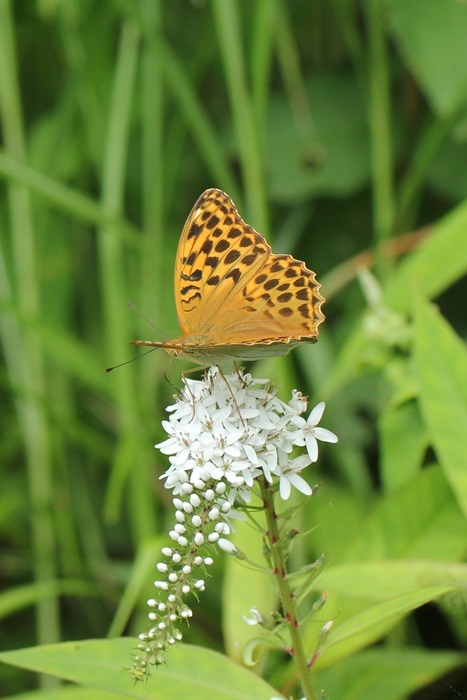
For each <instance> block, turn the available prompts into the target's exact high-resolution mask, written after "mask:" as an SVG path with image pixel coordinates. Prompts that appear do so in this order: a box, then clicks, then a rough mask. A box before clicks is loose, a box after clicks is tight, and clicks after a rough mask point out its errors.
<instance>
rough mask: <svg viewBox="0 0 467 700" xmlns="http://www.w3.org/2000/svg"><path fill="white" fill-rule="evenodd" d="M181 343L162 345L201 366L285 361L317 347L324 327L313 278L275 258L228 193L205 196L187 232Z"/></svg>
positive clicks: (181, 251)
mask: <svg viewBox="0 0 467 700" xmlns="http://www.w3.org/2000/svg"><path fill="white" fill-rule="evenodd" d="M174 288H175V303H176V307H177V314H178V319H179V323H180V327H181V330H182V337H181V338H178V339H176V340H173V341H170V342H168V343H152V342H151V341H132V342H135V343H136V344H140V345H154V346H158V347H164V348H165V349H166V350H168V351H169V352H171V353H172V354H174V355H176V356H182V355H184V356H186V357H189V358H190V359H192V360H193V361H194V362H197V363H199V364H201V365H205V366H207V365H209V364H217V363H219V362H222V361H223V360H225V359H229V358H234V359H241V360H248V359H259V358H261V357H272V356H279V355H284V354H285V353H286V352H288V351H289V350H290V349H291V348H292V347H295V345H298V344H299V343H304V342H315V341H316V340H317V338H318V326H319V324H320V323H321V322H322V321H324V315H323V313H322V311H321V305H322V303H323V301H324V298H323V297H322V296H321V294H320V292H319V289H320V285H319V283H318V282H317V281H316V278H315V274H314V272H311V270H308V269H307V268H306V267H305V264H304V263H303V262H301V261H299V260H295V259H294V258H293V257H292V256H291V255H274V254H273V253H272V251H271V248H270V247H269V245H268V244H267V242H266V240H265V239H264V238H263V236H261V234H259V233H258V232H257V231H255V229H254V228H253V227H252V226H249V225H248V224H246V223H245V222H244V221H243V219H242V218H241V217H240V215H239V214H238V211H237V209H236V207H235V205H234V203H233V202H232V200H231V199H230V197H229V196H228V195H226V194H225V193H224V192H222V191H221V190H217V189H209V190H206V191H205V192H203V194H202V195H201V196H200V197H199V199H198V200H197V202H196V204H195V205H194V207H193V209H192V210H191V212H190V215H189V216H188V219H187V221H186V223H185V226H184V228H183V232H182V235H181V238H180V242H179V245H178V251H177V260H176V264H175V284H174Z"/></svg>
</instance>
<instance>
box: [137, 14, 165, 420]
mask: <svg viewBox="0 0 467 700" xmlns="http://www.w3.org/2000/svg"><path fill="white" fill-rule="evenodd" d="M141 18H142V22H143V25H144V26H146V27H147V28H148V31H149V32H150V33H151V34H152V35H153V36H155V37H157V36H158V35H160V33H161V21H162V17H161V7H160V3H159V2H157V1H156V2H154V0H141ZM141 83H142V95H141V99H142V149H141V151H142V153H141V155H142V182H143V191H142V208H143V231H144V236H143V245H142V256H141V272H142V275H141V290H140V293H141V297H140V303H141V305H142V309H143V310H144V311H145V312H146V310H147V309H150V310H151V320H153V321H154V323H155V324H156V326H158V327H159V328H160V327H161V319H162V308H163V301H162V300H163V298H164V294H163V289H162V281H163V279H164V274H163V272H164V270H163V263H164V258H163V255H162V251H163V250H164V211H165V208H164V194H165V192H164V182H165V168H164V165H165V163H164V148H163V145H164V97H165V85H164V76H163V70H162V66H161V58H160V54H159V51H157V49H156V42H155V41H154V42H151V43H148V42H145V43H144V44H143V47H142V57H141ZM159 357H160V354H159ZM152 360H153V361H149V362H148V363H144V364H142V366H141V372H142V373H143V372H144V373H145V377H146V380H145V382H147V381H148V377H152V379H153V380H157V379H160V374H161V369H160V368H161V363H160V362H158V361H157V360H156V361H155V358H152ZM151 383H152V382H151ZM154 387H155V392H156V394H155V395H151V396H150V397H149V396H148V399H149V400H148V401H146V402H145V404H146V405H145V410H147V411H150V410H151V408H152V406H154V405H158V404H159V401H158V390H157V388H158V382H157V381H154Z"/></svg>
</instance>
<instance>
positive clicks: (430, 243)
mask: <svg viewBox="0 0 467 700" xmlns="http://www.w3.org/2000/svg"><path fill="white" fill-rule="evenodd" d="M466 46H467V42H466ZM466 230H467V202H463V203H462V204H461V205H459V206H458V207H457V208H456V209H454V210H453V211H452V212H451V213H450V214H449V215H448V216H446V217H445V218H444V219H442V220H441V221H440V222H439V223H438V224H436V226H435V227H434V228H433V230H432V231H431V232H430V233H429V234H428V235H427V236H426V238H425V239H424V240H423V242H422V243H421V244H420V245H419V246H418V247H417V248H416V249H415V250H414V251H413V252H412V253H411V254H410V255H408V256H407V257H406V258H405V259H404V260H403V261H402V263H401V264H400V265H399V266H398V268H397V270H396V271H395V273H394V275H393V277H392V279H391V282H390V284H389V286H388V288H387V290H386V292H385V295H384V298H385V302H386V303H387V304H389V305H390V306H391V307H392V308H394V309H396V310H397V311H398V312H399V313H408V312H409V311H411V304H412V299H413V290H414V288H419V289H420V290H421V291H422V292H423V293H424V294H425V295H426V296H427V297H430V298H434V297H436V296H437V295H438V294H441V292H443V291H444V290H445V289H447V288H448V287H449V286H450V285H451V284H453V283H454V282H456V281H457V280H458V279H460V278H461V277H462V276H463V275H465V273H466V272H467V245H466V244H465V236H466V233H465V232H466Z"/></svg>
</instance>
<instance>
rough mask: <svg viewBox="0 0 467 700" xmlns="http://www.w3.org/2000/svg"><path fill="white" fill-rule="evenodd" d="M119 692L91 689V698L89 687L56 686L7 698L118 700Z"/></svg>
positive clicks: (11, 699)
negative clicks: (53, 688)
mask: <svg viewBox="0 0 467 700" xmlns="http://www.w3.org/2000/svg"><path fill="white" fill-rule="evenodd" d="M121 697H122V695H121V693H108V692H107V691H106V690H95V689H94V690H93V691H92V698H91V697H90V695H89V688H77V687H76V686H75V687H73V688H70V687H68V688H57V689H55V690H34V691H32V692H31V693H21V694H20V695H9V696H8V698H7V700H8V699H9V700H118V699H119V698H121Z"/></svg>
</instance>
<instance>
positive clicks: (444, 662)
mask: <svg viewBox="0 0 467 700" xmlns="http://www.w3.org/2000/svg"><path fill="white" fill-rule="evenodd" d="M462 663H465V657H464V656H463V655H462V654H460V653H446V652H437V651H436V652H433V651H419V650H418V649H410V648H404V649H403V650H401V651H396V650H392V649H388V648H383V649H371V650H370V651H364V652H362V653H360V654H356V655H354V656H352V658H351V659H347V660H345V661H342V662H341V663H340V664H339V665H338V666H337V667H336V666H333V667H332V669H330V670H326V671H323V672H321V673H320V674H319V675H318V683H319V687H321V688H324V689H325V691H326V694H327V696H328V697H329V698H339V700H375V698H378V700H394V699H395V698H408V697H409V696H410V694H411V692H413V691H415V690H417V689H419V688H420V685H421V683H423V685H428V684H429V683H431V682H432V681H434V680H435V679H436V678H438V677H439V676H441V675H444V674H445V673H448V672H449V671H450V670H452V669H454V668H455V667H456V666H459V665H461V664H462ZM453 685H454V688H455V682H454V684H453ZM446 692H447V688H446ZM442 694H443V693H441V695H442ZM427 697H428V696H427ZM459 697H460V696H459Z"/></svg>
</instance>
